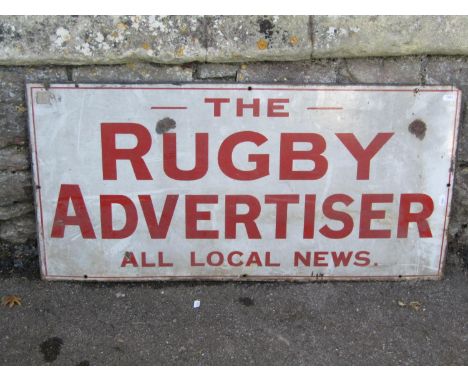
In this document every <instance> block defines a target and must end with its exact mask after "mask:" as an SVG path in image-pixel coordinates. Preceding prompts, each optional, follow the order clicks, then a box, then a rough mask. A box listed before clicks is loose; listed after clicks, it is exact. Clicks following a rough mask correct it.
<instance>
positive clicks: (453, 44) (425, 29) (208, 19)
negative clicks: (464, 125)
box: [0, 15, 468, 65]
mask: <svg viewBox="0 0 468 382" xmlns="http://www.w3.org/2000/svg"><path fill="white" fill-rule="evenodd" d="M467 25H468V17H467V16H154V15H153V16H0V65H43V64H57V65H90V64H117V63H129V62H137V61H143V62H155V63H164V64H180V63H185V62H220V63H226V62H246V61H298V60H304V59H309V58H311V57H378V56H405V55H414V54H427V55H440V54H446V55H466V54H467V53H468V27H467Z"/></svg>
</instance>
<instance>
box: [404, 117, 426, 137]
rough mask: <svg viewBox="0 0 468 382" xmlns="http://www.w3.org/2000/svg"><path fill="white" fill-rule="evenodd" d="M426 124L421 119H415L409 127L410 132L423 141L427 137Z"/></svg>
mask: <svg viewBox="0 0 468 382" xmlns="http://www.w3.org/2000/svg"><path fill="white" fill-rule="evenodd" d="M426 130H427V128H426V124H425V123H424V122H423V121H421V120H420V119H415V120H414V121H413V122H411V123H410V124H409V126H408V131H409V132H410V133H411V134H413V135H415V136H416V138H418V139H419V140H421V141H422V140H423V139H424V137H425V135H426Z"/></svg>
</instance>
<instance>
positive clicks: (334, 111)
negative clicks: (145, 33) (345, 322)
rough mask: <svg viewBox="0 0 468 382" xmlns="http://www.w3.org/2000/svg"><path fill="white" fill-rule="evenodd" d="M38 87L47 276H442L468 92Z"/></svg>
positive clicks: (37, 170)
mask: <svg viewBox="0 0 468 382" xmlns="http://www.w3.org/2000/svg"><path fill="white" fill-rule="evenodd" d="M27 89H28V106H29V113H30V138H31V147H32V160H33V169H34V180H35V186H36V187H35V190H36V191H35V195H36V205H37V210H36V211H37V221H38V232H39V248H40V252H41V269H42V274H43V277H44V278H46V279H50V280H55V279H77V280H83V279H87V280H127V279H129V280H152V279H190V278H200V279H238V280H244V279H247V280H249V279H252V280H257V279H268V280H271V279H277V280H282V279H297V280H317V279H344V280H348V279H361V278H362V279H404V278H428V279H429V278H439V277H440V276H441V275H442V270H443V262H444V256H445V251H446V230H447V225H448V215H449V210H450V199H451V192H452V178H453V174H452V172H451V171H452V170H451V169H452V160H453V159H454V152H455V144H456V133H457V131H456V128H457V124H458V114H459V104H460V92H459V91H458V90H457V89H453V88H452V87H422V88H418V89H415V88H412V87H365V86H355V87H343V88H340V87H331V86H314V87H309V86H298V85H296V86H278V85H275V86H270V85H268V86H267V85H247V86H246V85H227V84H226V85H213V84H209V85H200V84H197V85H196V86H194V85H102V84H100V85H89V84H83V85H80V84H78V85H77V86H74V85H73V86H70V85H68V84H57V85H51V86H50V87H49V88H47V89H46V88H44V87H43V86H41V85H37V84H28V87H27Z"/></svg>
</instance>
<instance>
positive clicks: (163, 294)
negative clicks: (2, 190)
mask: <svg viewBox="0 0 468 382" xmlns="http://www.w3.org/2000/svg"><path fill="white" fill-rule="evenodd" d="M0 294H1V295H2V296H4V295H10V294H16V295H19V296H21V298H22V305H21V306H15V307H13V308H7V307H4V306H2V307H0V364H2V365H47V364H50V365H80V364H81V365H88V364H89V365H147V364H151V365H162V364H166V365H167V364H170V365H174V364H176V365H177V364H190V365H213V364H234V365H238V364H242V365H252V364H255V365H264V364H267V365H270V364H305V365H317V364H319V365H322V364H325V365H328V364H336V365H349V364H356V365H361V364H365V365H367V364H370V365H374V364H404V365H407V364H418V365H421V364H423V365H432V364H442V365H448V364H450V365H453V364H455V365H460V364H464V365H467V364H468V319H467V318H468V277H467V276H465V275H463V274H462V273H461V272H459V271H455V270H449V271H448V272H447V276H446V278H445V279H444V280H442V281H440V282H437V281H411V282H371V283H366V282H360V283H345V282H340V283H331V282H328V283H234V282H228V283H220V282H219V283H214V282H213V283H203V282H200V283H193V282H192V283H186V282H180V283H175V282H174V283H172V282H171V283H161V282H159V283H154V282H153V283H141V284H135V283H101V284H100V283H89V282H88V283H79V282H74V283H72V282H45V281H41V280H40V279H39V278H38V277H37V276H31V275H28V277H22V276H21V275H17V274H12V275H5V274H3V275H0ZM194 300H200V302H201V306H200V307H199V308H198V309H194V308H193V302H194ZM399 301H400V304H399V303H398V302H399ZM413 301H417V302H419V303H420V304H421V307H420V309H419V310H417V307H418V304H413V307H411V306H410V305H409V303H410V302H413ZM403 304H406V306H401V305H403Z"/></svg>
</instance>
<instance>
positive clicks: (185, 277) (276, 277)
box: [47, 275, 439, 281]
mask: <svg viewBox="0 0 468 382" xmlns="http://www.w3.org/2000/svg"><path fill="white" fill-rule="evenodd" d="M47 277H48V278H49V279H54V278H60V279H75V280H83V281H92V280H101V279H102V280H120V281H125V280H127V281H131V280H135V279H136V280H163V279H167V280H173V279H185V280H188V279H197V280H200V281H201V280H203V279H225V280H239V281H244V280H249V279H265V280H267V279H274V280H281V279H299V280H301V279H310V280H317V281H322V280H323V281H326V280H332V279H333V280H335V279H336V280H340V279H346V280H353V279H354V280H358V279H363V281H367V280H370V279H375V280H381V279H386V280H399V279H402V280H404V279H405V278H406V279H408V278H438V277H439V275H400V276H388V275H384V276H316V275H314V276H306V275H286V276H281V275H270V276H268V275H248V276H245V277H244V276H210V275H190V276H187V275H186V276H135V277H125V276H123V277H118V276H117V277H116V276H86V277H84V276H83V275H80V276H61V275H53V276H47ZM384 281H385V280H384Z"/></svg>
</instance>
